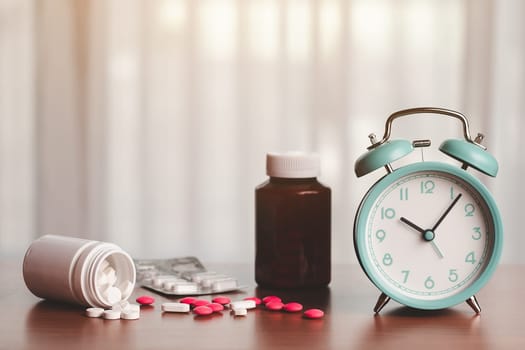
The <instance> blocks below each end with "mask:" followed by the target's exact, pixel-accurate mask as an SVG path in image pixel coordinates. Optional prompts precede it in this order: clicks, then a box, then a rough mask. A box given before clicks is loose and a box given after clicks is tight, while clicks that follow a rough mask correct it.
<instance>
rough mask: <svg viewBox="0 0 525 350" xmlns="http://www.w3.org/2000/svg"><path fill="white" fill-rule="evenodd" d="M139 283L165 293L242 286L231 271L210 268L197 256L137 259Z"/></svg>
mask: <svg viewBox="0 0 525 350" xmlns="http://www.w3.org/2000/svg"><path fill="white" fill-rule="evenodd" d="M135 267H136V269H137V283H138V284H140V285H141V286H142V287H145V288H148V289H151V290H153V291H156V292H159V293H162V294H166V295H204V294H215V293H225V292H232V291H236V290H239V289H242V286H240V285H239V284H238V282H237V279H236V278H234V277H233V276H231V275H228V274H223V273H218V272H213V271H207V270H206V268H205V267H204V265H203V264H202V263H201V262H200V261H199V259H197V258H196V257H193V256H190V257H184V258H173V259H135Z"/></svg>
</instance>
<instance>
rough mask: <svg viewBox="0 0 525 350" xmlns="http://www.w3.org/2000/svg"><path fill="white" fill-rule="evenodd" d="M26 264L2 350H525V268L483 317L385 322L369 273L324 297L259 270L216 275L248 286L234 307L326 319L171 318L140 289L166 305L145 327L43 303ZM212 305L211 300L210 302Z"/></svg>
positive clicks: (389, 318) (396, 314) (1, 292)
mask: <svg viewBox="0 0 525 350" xmlns="http://www.w3.org/2000/svg"><path fill="white" fill-rule="evenodd" d="M21 262H22V259H21V258H20V259H16V258H10V259H5V258H4V259H0V276H1V278H2V281H1V284H0V310H1V312H0V349H95V348H96V349H294V348H297V349H299V348H300V349H418V348H420V349H463V350H466V349H476V350H483V349H525V326H524V325H525V322H523V320H522V318H521V316H522V313H521V308H520V304H521V303H520V301H521V300H522V295H523V291H524V290H525V281H524V276H525V267H524V266H517V265H516V266H514V265H504V266H500V267H499V268H498V270H497V271H496V273H495V275H494V277H493V278H492V280H491V281H490V282H489V284H488V285H487V286H486V287H485V288H484V289H483V290H482V291H481V292H480V293H479V294H478V295H477V297H478V301H479V302H480V304H481V307H482V310H483V311H482V313H481V315H476V314H474V313H473V311H472V310H471V309H470V307H468V306H467V305H466V304H461V305H457V306H456V307H453V308H449V309H446V310H439V311H418V310H412V309H409V308H407V307H404V306H402V305H399V304H397V303H396V302H393V301H391V302H390V303H389V304H388V305H387V306H386V307H385V308H384V309H383V311H382V312H381V314H379V315H374V314H373V312H372V308H373V306H374V304H375V301H376V299H377V296H378V291H377V290H376V289H375V288H374V286H373V285H372V284H371V283H370V282H369V281H368V280H367V278H366V277H365V275H364V274H363V273H362V272H361V269H360V268H359V266H354V265H348V266H345V265H336V266H334V267H333V273H332V283H331V284H330V286H329V288H325V289H322V290H294V291H276V290H262V289H260V288H257V287H256V285H255V282H254V279H253V266H252V265H249V264H246V265H217V266H208V268H212V269H213V270H214V271H222V272H225V273H228V274H232V275H234V276H237V277H238V279H239V280H240V281H241V282H242V283H243V284H246V285H247V288H246V289H245V290H244V291H243V292H242V293H234V294H228V296H229V297H230V298H232V299H233V300H237V299H242V298H244V297H246V296H252V295H257V296H266V295H271V294H276V295H279V296H281V297H282V298H283V299H284V301H297V302H301V303H303V304H304V305H305V307H316V308H320V309H323V310H324V311H325V313H326V314H325V317H324V318H323V319H319V320H307V319H303V318H302V317H301V314H287V313H284V312H272V311H268V310H264V309H262V308H259V309H257V310H252V311H249V312H248V315H247V316H246V317H233V316H232V315H231V314H230V313H228V312H226V311H225V312H222V313H220V314H214V315H213V316H206V317H203V316H201V317H199V316H194V315H191V314H163V313H162V312H161V310H160V304H161V303H162V302H163V301H168V300H169V301H174V300H176V299H175V298H166V297H163V296H161V295H157V294H153V293H151V292H149V291H147V290H144V289H142V288H136V289H135V291H134V293H133V297H132V299H133V300H134V299H135V298H136V297H137V296H140V295H143V294H153V295H154V296H155V297H156V303H155V305H154V306H152V307H147V308H143V309H142V313H141V318H140V319H139V320H136V321H125V320H115V321H110V320H103V319H92V318H88V317H85V316H84V308H83V307H78V306H74V305H67V304H61V303H54V302H49V301H43V300H41V299H39V298H37V297H35V296H33V295H32V294H31V293H30V292H29V291H28V290H27V288H26V287H25V285H24V282H23V278H22V272H21ZM207 298H210V297H207Z"/></svg>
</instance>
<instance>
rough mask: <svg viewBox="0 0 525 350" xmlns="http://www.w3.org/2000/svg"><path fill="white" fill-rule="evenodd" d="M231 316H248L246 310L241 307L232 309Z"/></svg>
mask: <svg viewBox="0 0 525 350" xmlns="http://www.w3.org/2000/svg"><path fill="white" fill-rule="evenodd" d="M233 314H234V315H235V316H246V315H247V314H248V310H246V309H244V308H242V307H238V308H235V309H233Z"/></svg>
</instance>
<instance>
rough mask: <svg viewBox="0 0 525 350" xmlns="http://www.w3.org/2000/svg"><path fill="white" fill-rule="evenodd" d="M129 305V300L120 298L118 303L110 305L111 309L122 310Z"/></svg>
mask: <svg viewBox="0 0 525 350" xmlns="http://www.w3.org/2000/svg"><path fill="white" fill-rule="evenodd" d="M128 307H129V301H127V300H120V301H119V302H118V303H116V304H113V305H111V310H117V311H124V310H127V309H128Z"/></svg>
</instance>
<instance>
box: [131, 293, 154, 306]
mask: <svg viewBox="0 0 525 350" xmlns="http://www.w3.org/2000/svg"><path fill="white" fill-rule="evenodd" d="M136 301H137V303H139V304H140V305H151V304H153V303H154V302H155V298H154V297H150V296H149V295H143V296H141V297H138V298H137V299H136Z"/></svg>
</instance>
